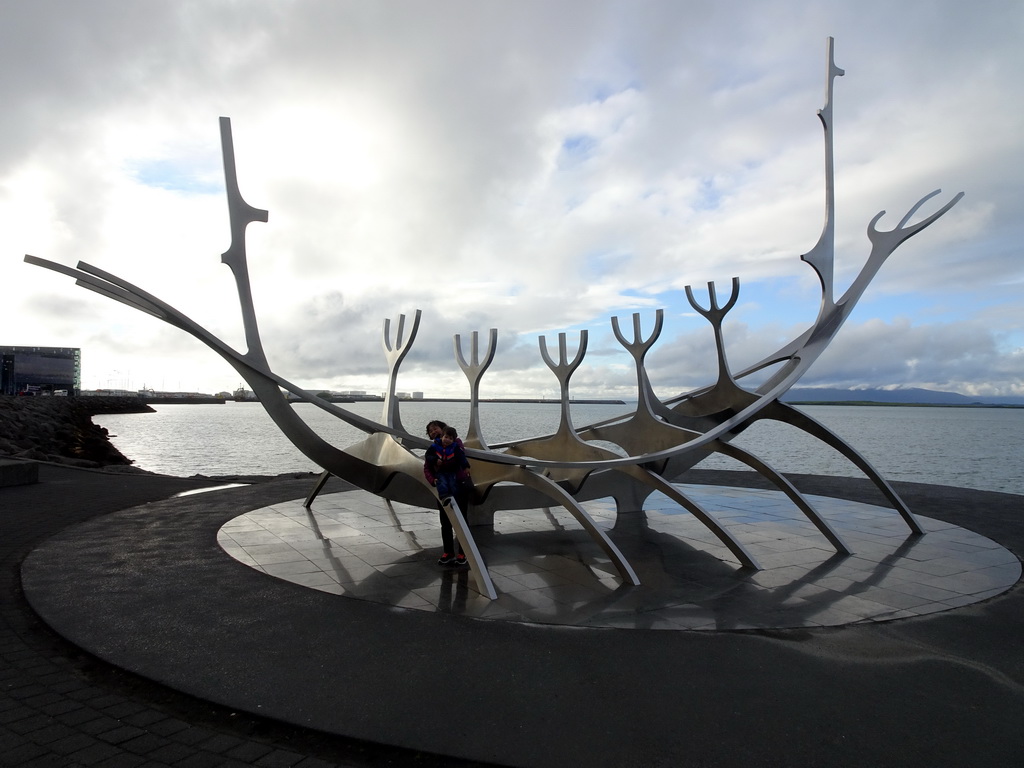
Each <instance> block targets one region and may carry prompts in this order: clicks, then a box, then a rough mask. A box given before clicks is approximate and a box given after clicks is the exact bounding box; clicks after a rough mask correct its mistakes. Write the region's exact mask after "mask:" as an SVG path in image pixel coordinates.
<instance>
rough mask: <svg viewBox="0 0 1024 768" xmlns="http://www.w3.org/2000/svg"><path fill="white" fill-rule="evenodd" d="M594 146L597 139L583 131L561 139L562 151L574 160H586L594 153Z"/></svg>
mask: <svg viewBox="0 0 1024 768" xmlns="http://www.w3.org/2000/svg"><path fill="white" fill-rule="evenodd" d="M596 147H597V139H595V138H594V137H593V136H588V135H587V134H585V133H579V134H575V135H573V136H566V137H565V139H564V140H563V141H562V153H563V154H564V155H566V156H567V157H568V158H569V159H571V160H575V161H580V160H586V159H587V158H588V157H590V156H591V155H592V154H593V153H594V149H596Z"/></svg>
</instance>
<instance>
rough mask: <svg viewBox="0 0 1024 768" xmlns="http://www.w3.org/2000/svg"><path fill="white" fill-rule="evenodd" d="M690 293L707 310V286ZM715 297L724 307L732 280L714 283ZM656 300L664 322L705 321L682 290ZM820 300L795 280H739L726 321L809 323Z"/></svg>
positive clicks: (661, 295)
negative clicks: (664, 319) (676, 319)
mask: <svg viewBox="0 0 1024 768" xmlns="http://www.w3.org/2000/svg"><path fill="white" fill-rule="evenodd" d="M691 290H692V292H693V297H694V299H695V300H696V302H697V304H698V305H699V306H701V307H703V308H705V309H707V308H708V307H709V306H710V298H709V296H708V287H707V284H706V283H702V284H695V285H693V286H692V288H691ZM715 295H716V297H717V301H718V306H720V307H723V306H725V305H726V303H727V302H728V301H729V297H730V296H731V295H732V281H731V280H719V281H716V282H715ZM656 298H657V299H658V301H659V305H662V304H663V305H664V307H665V315H666V320H667V319H669V318H681V319H686V320H689V321H691V322H698V323H703V322H706V321H705V320H703V318H702V317H701V316H700V314H699V313H698V312H697V310H695V309H694V308H693V306H692V305H691V304H690V301H689V299H688V298H687V296H686V293H685V291H679V290H673V291H664V292H662V293H659V294H657V296H656ZM820 299H821V296H820V293H809V292H807V291H806V289H805V287H804V285H803V283H801V282H800V281H799V280H798V279H797V278H791V277H784V278H772V279H769V280H747V281H744V280H742V279H741V280H740V292H739V297H738V299H737V300H736V304H735V306H733V308H732V309H731V310H730V312H729V315H728V316H727V318H726V322H729V321H730V320H734V321H740V322H743V323H746V324H747V325H750V326H752V327H758V326H765V325H781V326H790V325H803V324H809V323H810V322H812V321H813V320H814V318H815V317H816V316H817V314H818V308H819V306H820Z"/></svg>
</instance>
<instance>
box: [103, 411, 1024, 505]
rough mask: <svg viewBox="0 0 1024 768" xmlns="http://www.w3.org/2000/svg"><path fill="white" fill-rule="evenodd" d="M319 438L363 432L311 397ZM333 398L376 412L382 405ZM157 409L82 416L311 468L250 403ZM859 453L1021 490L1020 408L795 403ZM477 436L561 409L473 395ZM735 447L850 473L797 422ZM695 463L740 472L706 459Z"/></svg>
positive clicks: (144, 438)
mask: <svg viewBox="0 0 1024 768" xmlns="http://www.w3.org/2000/svg"><path fill="white" fill-rule="evenodd" d="M293 407H294V408H295V411H296V413H298V414H299V415H300V416H301V417H302V418H303V419H304V420H305V421H306V422H307V423H308V424H309V425H310V426H311V427H312V428H313V429H314V431H316V432H317V434H319V435H320V436H321V437H323V438H324V439H326V440H327V441H329V442H331V443H332V444H334V445H337V446H339V447H345V446H347V445H351V444H353V443H356V442H358V441H359V440H361V439H362V438H363V437H364V434H363V433H362V432H361V431H359V430H358V429H356V428H354V427H351V426H349V425H347V424H346V423H344V422H343V421H341V420H340V419H337V418H335V417H334V416H331V415H330V414H328V413H326V412H324V411H322V410H321V409H319V408H316V407H315V406H312V405H309V404H307V403H297V404H295V405H294V406H293ZM340 407H342V408H345V409H347V410H350V411H352V412H354V413H357V414H359V415H360V416H364V417H366V418H369V419H373V420H375V421H379V420H380V418H381V410H382V404H381V403H379V402H372V403H354V404H353V403H346V404H341V405H340ZM631 407H632V406H631V405H608V404H592V403H589V404H588V403H573V404H572V406H571V411H572V419H573V423H574V424H575V425H576V426H582V425H584V424H590V423H594V422H598V421H602V420H604V419H608V418H611V417H614V416H618V415H621V414H623V413H628V412H629V411H630V409H631ZM154 408H155V409H156V413H144V414H104V415H101V416H95V417H93V421H94V422H95V423H97V424H99V425H101V426H103V427H106V428H107V429H108V430H109V431H110V433H111V435H113V436H114V437H112V441H113V443H114V445H116V446H117V447H118V449H119V450H120V451H121V452H122V453H123V454H125V455H126V456H127V457H128V458H130V459H133V460H134V461H135V465H136V466H138V467H141V468H142V469H146V470H149V471H151V472H158V473H161V474H168V475H176V476H182V477H187V476H190V475H195V474H202V475H208V476H216V475H253V474H260V475H265V474H275V475H276V474H282V473H285V472H315V471H319V470H318V468H317V467H316V466H315V465H314V464H313V462H312V461H310V460H309V459H307V458H305V457H304V456H303V455H302V454H301V453H299V451H298V450H297V449H296V448H295V447H294V446H292V444H291V443H290V442H288V440H287V439H286V438H285V437H284V436H283V435H282V434H281V433H280V431H279V430H278V429H277V427H276V426H275V425H274V423H273V422H272V421H271V420H270V417H269V416H267V414H266V412H265V411H264V410H263V408H262V406H260V404H259V403H234V402H229V403H225V404H224V405H157V406H154ZM799 408H800V410H802V411H804V412H805V413H807V414H808V415H809V416H811V417H812V418H814V419H816V420H818V421H820V422H821V423H823V424H824V425H825V426H826V427H828V428H829V429H831V430H832V431H833V432H835V433H836V434H838V435H839V436H840V437H842V438H843V439H844V440H846V441H847V442H848V443H849V444H851V445H852V446H853V447H854V448H855V449H856V450H857V451H859V452H860V453H861V454H862V455H863V456H865V457H866V458H867V459H868V461H870V462H871V463H872V464H873V465H874V466H875V468H876V469H877V470H878V471H879V472H880V473H881V474H882V476H883V477H885V478H886V479H888V480H897V481H909V482H918V483H932V484H938V485H953V486H960V487H964V488H978V489H981V490H992V491H1004V492H1007V493H1016V494H1022V495H1024V476H1022V475H1024V473H1022V472H1021V456H1024V409H1011V408H937V407H908V406H831V405H810V406H799ZM480 412H481V424H482V428H483V430H484V437H485V439H486V440H487V441H488V442H489V443H490V444H492V445H494V444H497V443H501V442H505V441H511V440H522V439H524V438H527V437H533V436H539V435H544V434H549V433H551V432H553V431H554V430H555V429H556V428H557V427H558V421H559V416H560V406H559V404H558V403H556V402H551V403H483V404H481V406H480ZM431 419H440V420H442V421H445V422H447V423H449V424H452V425H453V426H455V427H457V428H458V429H459V431H460V434H465V431H466V428H467V427H468V425H469V407H468V405H467V404H466V403H455V402H425V401H406V402H403V403H402V405H401V420H402V423H403V424H404V425H405V426H406V428H407V429H408V431H410V432H413V433H415V434H421V433H422V431H423V427H424V426H425V424H426V423H427V421H429V420H431ZM733 444H734V445H737V446H739V447H741V448H744V449H746V450H748V451H750V452H752V453H754V454H756V455H757V456H759V457H761V458H762V459H765V460H767V461H768V462H769V463H770V464H772V465H773V466H774V467H775V468H776V469H778V470H780V471H781V472H784V473H808V474H821V475H833V476H842V477H861V476H862V475H861V473H860V471H859V470H858V469H857V468H856V467H854V466H853V465H852V464H850V463H849V462H848V461H847V460H846V459H845V458H844V457H843V456H841V455H840V454H839V453H838V452H836V451H834V450H832V449H831V448H829V447H828V446H825V445H824V444H822V443H821V442H819V441H818V440H816V439H815V438H813V437H810V436H809V435H807V434H805V433H803V432H801V431H800V430H798V429H795V428H793V427H790V426H787V425H785V424H780V423H778V422H769V421H762V422H757V423H755V424H754V425H752V426H751V427H750V428H749V429H747V430H746V431H744V432H743V433H742V434H740V435H739V436H738V437H737V438H736V439H735V440H734V441H733ZM698 466H699V467H700V468H705V469H745V467H743V466H742V465H740V464H738V463H736V462H735V461H733V460H731V459H727V458H725V457H721V456H712V457H709V458H707V459H705V460H704V461H703V462H701V463H700V464H699V465H698Z"/></svg>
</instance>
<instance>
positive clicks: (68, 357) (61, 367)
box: [0, 347, 82, 396]
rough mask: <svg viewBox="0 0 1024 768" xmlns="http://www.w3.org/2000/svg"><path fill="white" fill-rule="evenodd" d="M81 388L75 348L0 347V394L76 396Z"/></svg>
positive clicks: (79, 359) (79, 360)
mask: <svg viewBox="0 0 1024 768" xmlns="http://www.w3.org/2000/svg"><path fill="white" fill-rule="evenodd" d="M81 388H82V350H81V349H80V348H78V347H0V394H2V395H23V396H24V395H28V396H35V395H43V396H46V395H57V396H62V395H76V394H78V392H79V390H81Z"/></svg>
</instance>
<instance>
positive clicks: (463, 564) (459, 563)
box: [452, 555, 469, 568]
mask: <svg viewBox="0 0 1024 768" xmlns="http://www.w3.org/2000/svg"><path fill="white" fill-rule="evenodd" d="M454 560H455V562H454V563H452V565H454V566H455V567H456V568H469V560H467V559H466V556H465V555H459V556H458V557H456V558H454Z"/></svg>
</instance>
